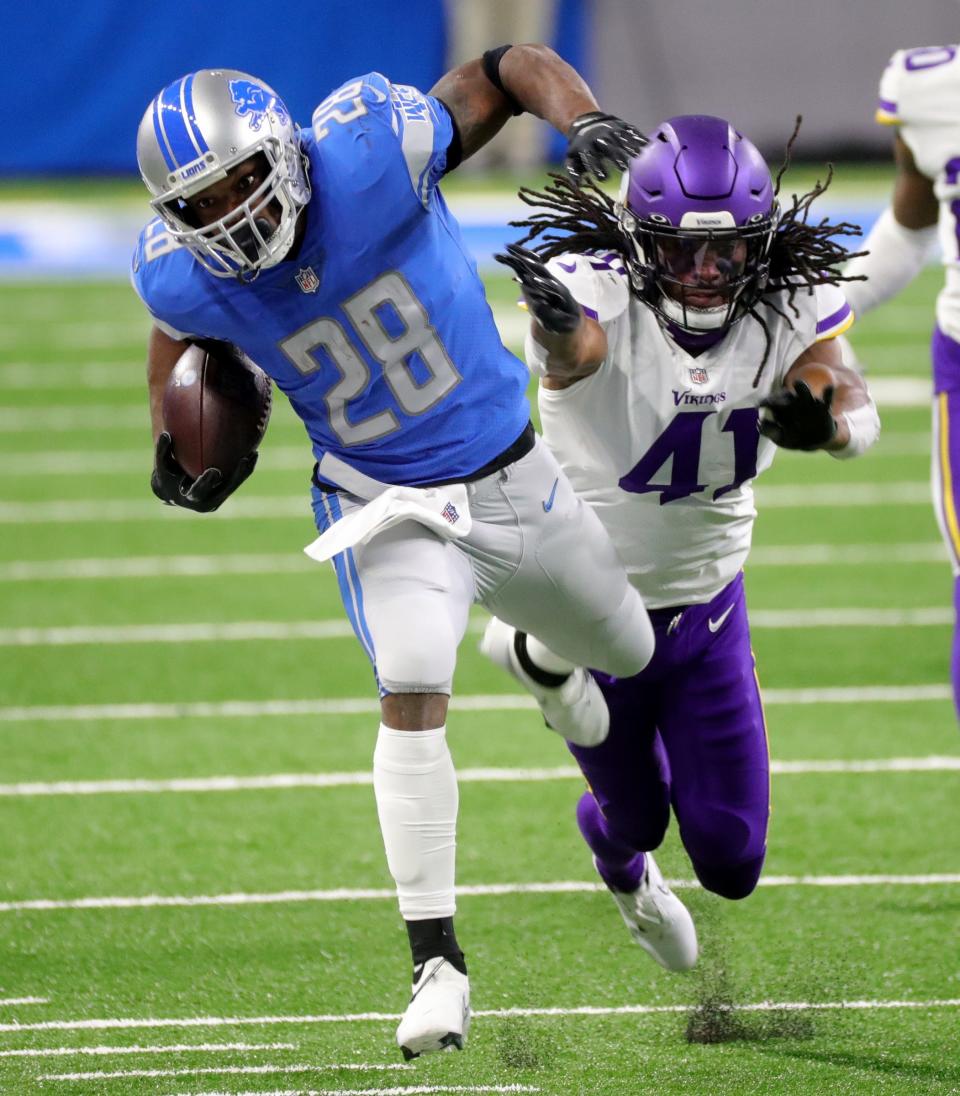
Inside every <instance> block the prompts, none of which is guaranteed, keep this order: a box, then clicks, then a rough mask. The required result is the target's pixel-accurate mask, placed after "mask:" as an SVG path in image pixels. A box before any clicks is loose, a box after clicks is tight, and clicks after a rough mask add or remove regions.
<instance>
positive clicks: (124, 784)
mask: <svg viewBox="0 0 960 1096" xmlns="http://www.w3.org/2000/svg"><path fill="white" fill-rule="evenodd" d="M958 771H960V757H941V756H931V757H885V758H871V759H868V760H854V761H839V760H826V761H771V762H770V772H771V773H773V774H774V775H777V776H804V775H808V774H811V773H818V774H829V773H840V774H852V773H930V772H958ZM457 779H458V781H459V782H460V783H461V784H480V783H496V784H538V783H543V782H546V781H553V780H578V779H581V773H580V770H579V769H578V768H577V766H576V765H558V766H556V767H555V768H547V769H544V768H472V769H459V770H458V771H457ZM372 783H373V774H372V773H371V772H369V771H357V772H339V773H336V772H328V773H265V774H263V775H260V776H198V777H175V778H171V779H167V780H145V779H133V780H53V781H47V782H43V781H24V782H22V783H19V784H0V798H17V797H22V798H32V797H38V796H60V795H150V794H161V793H166V792H190V793H194V794H196V793H206V792H244V791H279V790H289V789H297V788H345V787H365V786H368V785H371V784H372ZM0 1004H3V1001H0Z"/></svg>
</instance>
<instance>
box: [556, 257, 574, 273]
mask: <svg viewBox="0 0 960 1096" xmlns="http://www.w3.org/2000/svg"><path fill="white" fill-rule="evenodd" d="M557 266H559V267H560V269H561V270H565V271H566V272H567V273H568V274H572V273H573V272H574V271H575V270H576V269H577V264H576V263H570V265H569V266H568V265H567V264H566V263H562V262H560V260H559V259H558V260H557Z"/></svg>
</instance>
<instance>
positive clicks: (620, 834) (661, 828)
mask: <svg viewBox="0 0 960 1096" xmlns="http://www.w3.org/2000/svg"><path fill="white" fill-rule="evenodd" d="M650 806H651V805H650V804H648V805H647V807H648V810H649V809H650ZM651 813H652V812H651ZM660 813H661V814H662V817H661V818H651V817H637V816H636V815H634V814H633V813H632V812H631V813H618V812H617V811H616V810H612V809H611V808H610V807H609V806H608V807H607V809H606V810H605V811H604V818H605V819H606V821H607V825H608V827H609V829H610V831H611V832H612V834H613V835H614V836H615V837H616V838H617V840H619V841H622V842H623V843H624V844H625V845H628V846H629V847H630V848H631V849H636V850H637V852H653V850H654V849H658V848H660V846H661V844H663V839H664V838H665V837H666V835H667V826H668V825H669V822H670V804H669V801H665V802H664V804H663V810H662V812H660Z"/></svg>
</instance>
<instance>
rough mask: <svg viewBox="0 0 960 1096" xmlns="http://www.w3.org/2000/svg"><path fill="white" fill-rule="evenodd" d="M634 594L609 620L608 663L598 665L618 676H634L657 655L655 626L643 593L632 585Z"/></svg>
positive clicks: (631, 592) (599, 667)
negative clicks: (648, 612)
mask: <svg viewBox="0 0 960 1096" xmlns="http://www.w3.org/2000/svg"><path fill="white" fill-rule="evenodd" d="M630 594H631V595H632V596H631V597H628V598H626V599H625V600H624V603H623V607H622V609H621V611H620V612H618V613H616V614H615V615H614V617H613V618H611V619H610V621H609V622H608V624H609V627H608V631H607V637H606V638H607V642H606V650H605V653H604V662H603V663H602V664H600V663H598V664H597V666H596V667H595V668H596V669H598V670H603V671H604V672H605V673H608V674H611V675H613V676H614V677H633V676H634V674H638V673H640V671H641V670H643V669H644V668H645V667H646V665H647V663H649V661H650V659H651V658H653V648H654V643H655V637H654V632H653V625H652V624H651V623H650V618H649V616H647V610H646V609H645V608H644V607H643V602H642V601H641V599H640V595H639V594H638V593H637V592H636V590H634V589H633V588H632V587H631V588H630Z"/></svg>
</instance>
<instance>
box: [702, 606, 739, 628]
mask: <svg viewBox="0 0 960 1096" xmlns="http://www.w3.org/2000/svg"><path fill="white" fill-rule="evenodd" d="M732 612H733V606H732V605H728V606H727V608H726V609H725V610H724V611H723V612H722V613H721V614H720V615H719V616H718V617H717V619H716V620H710V619H708V620H707V627H708V628H709V629H710V631H711V632H719V631H720V629H721V628H722V627H723V622H724V621H725V620H726V619H727V617H728V616H729V615H730V614H731V613H732Z"/></svg>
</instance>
